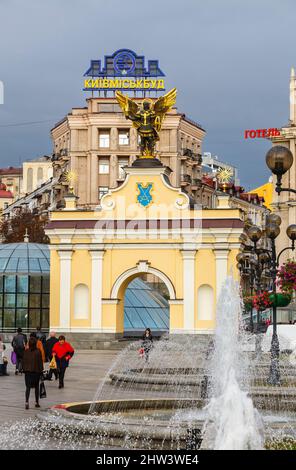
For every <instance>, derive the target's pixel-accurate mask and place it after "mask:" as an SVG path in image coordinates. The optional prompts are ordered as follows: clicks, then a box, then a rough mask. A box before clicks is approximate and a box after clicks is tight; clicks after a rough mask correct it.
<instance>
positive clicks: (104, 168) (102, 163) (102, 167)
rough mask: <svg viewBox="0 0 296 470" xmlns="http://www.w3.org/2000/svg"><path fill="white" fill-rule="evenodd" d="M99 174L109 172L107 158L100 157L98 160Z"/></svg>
mask: <svg viewBox="0 0 296 470" xmlns="http://www.w3.org/2000/svg"><path fill="white" fill-rule="evenodd" d="M99 174H100V175H107V174H109V160H108V159H102V158H100V160H99Z"/></svg>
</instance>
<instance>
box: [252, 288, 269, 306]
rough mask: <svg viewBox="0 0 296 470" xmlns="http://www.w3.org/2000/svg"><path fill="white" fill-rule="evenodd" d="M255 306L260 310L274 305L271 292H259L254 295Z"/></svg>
mask: <svg viewBox="0 0 296 470" xmlns="http://www.w3.org/2000/svg"><path fill="white" fill-rule="evenodd" d="M253 307H254V308H255V309H256V310H258V311H263V310H266V309H267V308H270V307H272V301H271V299H270V293H269V292H267V291H263V292H258V294H256V295H254V297H253Z"/></svg>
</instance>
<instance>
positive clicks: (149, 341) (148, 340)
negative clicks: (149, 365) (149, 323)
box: [142, 328, 153, 362]
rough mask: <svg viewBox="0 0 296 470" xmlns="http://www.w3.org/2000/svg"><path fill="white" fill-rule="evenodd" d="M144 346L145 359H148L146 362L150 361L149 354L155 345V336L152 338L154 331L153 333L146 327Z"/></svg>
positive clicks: (143, 339) (143, 338)
mask: <svg viewBox="0 0 296 470" xmlns="http://www.w3.org/2000/svg"><path fill="white" fill-rule="evenodd" d="M142 347H143V349H144V353H145V360H146V362H148V360H149V354H150V351H151V349H152V347H153V338H152V333H151V330H150V328H146V330H145V333H144V334H143V337H142Z"/></svg>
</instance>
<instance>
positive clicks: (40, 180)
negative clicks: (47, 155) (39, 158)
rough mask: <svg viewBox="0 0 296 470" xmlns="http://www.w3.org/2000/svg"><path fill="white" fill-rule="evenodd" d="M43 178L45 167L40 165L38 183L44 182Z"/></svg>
mask: <svg viewBox="0 0 296 470" xmlns="http://www.w3.org/2000/svg"><path fill="white" fill-rule="evenodd" d="M42 180H43V168H41V167H39V168H38V170H37V184H40V183H42Z"/></svg>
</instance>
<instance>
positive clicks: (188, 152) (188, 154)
mask: <svg viewBox="0 0 296 470" xmlns="http://www.w3.org/2000/svg"><path fill="white" fill-rule="evenodd" d="M192 155H193V152H192V150H191V149H188V148H185V149H182V156H184V157H189V158H192Z"/></svg>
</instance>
